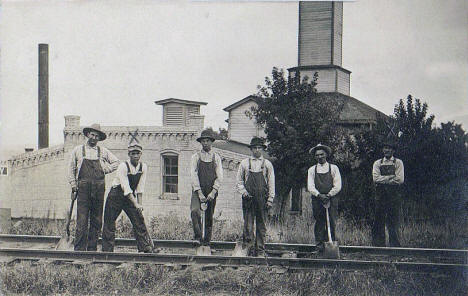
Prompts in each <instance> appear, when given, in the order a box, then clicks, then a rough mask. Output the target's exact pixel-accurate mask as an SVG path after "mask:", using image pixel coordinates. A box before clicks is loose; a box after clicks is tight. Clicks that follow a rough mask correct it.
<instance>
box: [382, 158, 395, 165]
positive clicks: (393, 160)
mask: <svg viewBox="0 0 468 296" xmlns="http://www.w3.org/2000/svg"><path fill="white" fill-rule="evenodd" d="M395 160H396V159H395V157H394V158H393V160H392V162H393V164H395ZM383 161H384V159H383V158H381V159H380V164H382V163H383Z"/></svg>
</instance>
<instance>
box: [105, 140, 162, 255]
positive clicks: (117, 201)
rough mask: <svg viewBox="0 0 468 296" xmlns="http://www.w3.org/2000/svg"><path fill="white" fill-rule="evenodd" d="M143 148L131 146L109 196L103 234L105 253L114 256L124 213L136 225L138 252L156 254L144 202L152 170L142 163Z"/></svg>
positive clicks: (135, 233) (120, 166)
mask: <svg viewBox="0 0 468 296" xmlns="http://www.w3.org/2000/svg"><path fill="white" fill-rule="evenodd" d="M142 150H143V148H142V147H141V146H140V145H138V144H130V145H129V146H128V156H129V159H128V160H127V161H125V162H122V163H121V164H120V165H119V167H118V168H117V174H116V176H115V178H114V181H113V182H112V188H111V190H110V192H109V195H108V196H107V201H106V207H105V210H104V228H103V230H102V251H104V252H113V251H114V244H115V221H116V220H117V218H118V217H119V215H120V213H121V212H122V210H123V211H124V212H125V213H126V214H127V216H128V218H129V219H130V222H132V225H133V235H134V236H135V239H136V241H137V247H138V252H144V253H151V252H153V251H154V250H153V249H154V247H153V243H152V240H151V237H150V235H149V233H148V229H147V228H146V224H145V220H144V219H145V218H144V217H143V213H142V211H143V207H142V206H141V204H142V199H143V192H144V189H145V183H146V176H147V172H148V167H147V165H146V164H145V163H142V162H140V157H141V154H142Z"/></svg>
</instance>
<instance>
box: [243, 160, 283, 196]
mask: <svg viewBox="0 0 468 296" xmlns="http://www.w3.org/2000/svg"><path fill="white" fill-rule="evenodd" d="M249 159H250V162H251V164H252V166H251V168H250V170H251V171H252V172H260V171H261V169H262V163H263V160H265V165H264V166H263V171H262V173H263V177H264V178H265V182H266V184H267V186H268V199H269V200H270V201H273V198H274V197H275V170H274V169H273V165H272V164H271V162H270V161H269V160H268V159H264V158H263V156H260V158H255V157H253V156H251V157H250V158H246V159H243V160H242V161H241V163H240V165H239V169H238V171H237V192H239V193H240V194H241V195H244V194H246V193H247V190H246V189H245V183H246V182H247V179H248V178H249Z"/></svg>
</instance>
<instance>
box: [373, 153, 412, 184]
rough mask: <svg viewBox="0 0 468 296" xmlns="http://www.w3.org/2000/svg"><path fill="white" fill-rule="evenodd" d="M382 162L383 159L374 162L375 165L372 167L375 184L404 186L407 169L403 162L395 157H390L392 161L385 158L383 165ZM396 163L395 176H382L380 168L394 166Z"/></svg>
mask: <svg viewBox="0 0 468 296" xmlns="http://www.w3.org/2000/svg"><path fill="white" fill-rule="evenodd" d="M381 160H382V159H377V160H376V161H375V162H374V165H373V166H372V179H373V180H374V183H377V184H394V185H400V184H403V182H404V181H405V169H404V166H403V161H401V159H398V158H395V157H393V156H392V157H390V159H386V158H385V157H384V158H383V161H382V163H381ZM394 162H395V175H391V176H382V175H381V174H380V166H381V165H393V163H394Z"/></svg>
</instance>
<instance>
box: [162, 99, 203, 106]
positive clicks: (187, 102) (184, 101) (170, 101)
mask: <svg viewBox="0 0 468 296" xmlns="http://www.w3.org/2000/svg"><path fill="white" fill-rule="evenodd" d="M154 103H155V104H156V105H165V104H167V103H179V104H185V105H206V104H208V103H206V102H198V101H188V100H181V99H176V98H167V99H164V100H159V101H154Z"/></svg>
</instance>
